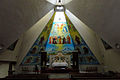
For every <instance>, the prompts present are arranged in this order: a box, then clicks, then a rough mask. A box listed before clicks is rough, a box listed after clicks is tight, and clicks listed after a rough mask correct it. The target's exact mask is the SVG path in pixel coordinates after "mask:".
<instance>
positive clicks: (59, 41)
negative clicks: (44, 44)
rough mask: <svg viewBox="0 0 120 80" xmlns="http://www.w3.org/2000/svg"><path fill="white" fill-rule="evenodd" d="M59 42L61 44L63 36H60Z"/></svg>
mask: <svg viewBox="0 0 120 80" xmlns="http://www.w3.org/2000/svg"><path fill="white" fill-rule="evenodd" d="M59 44H61V36H60V37H59Z"/></svg>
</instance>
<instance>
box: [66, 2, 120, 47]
mask: <svg viewBox="0 0 120 80" xmlns="http://www.w3.org/2000/svg"><path fill="white" fill-rule="evenodd" d="M65 7H66V8H67V9H68V10H70V11H71V12H72V13H73V14H74V15H75V16H77V17H78V18H79V19H80V20H81V21H83V22H84V23H85V24H86V25H87V26H88V27H90V28H91V29H93V30H94V31H95V32H96V33H97V34H98V35H99V36H100V37H102V38H103V39H104V40H105V41H107V42H108V43H109V44H110V45H112V46H113V47H115V44H116V43H118V44H120V0H72V2H70V3H69V4H67V5H65Z"/></svg>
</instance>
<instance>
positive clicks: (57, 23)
mask: <svg viewBox="0 0 120 80" xmlns="http://www.w3.org/2000/svg"><path fill="white" fill-rule="evenodd" d="M74 51H78V53H79V55H78V57H79V58H78V59H79V64H81V65H94V64H99V62H98V60H97V58H96V57H95V56H94V54H93V53H92V51H91V50H90V48H89V47H88V45H87V44H86V42H85V41H84V39H83V38H82V37H81V35H80V34H79V32H78V31H77V29H76V28H75V27H74V25H73V24H72V22H71V21H70V20H69V18H68V17H67V15H66V14H65V13H64V12H63V11H58V12H55V13H54V15H53V16H52V18H51V19H50V20H49V22H48V24H47V25H46V26H45V28H44V29H43V31H42V33H41V34H40V35H39V37H38V38H37V39H36V41H35V43H34V44H33V46H32V47H31V48H30V50H29V52H28V53H27V55H26V56H25V58H24V59H23V61H22V63H21V65H35V64H38V65H40V63H41V52H47V58H49V56H50V55H53V54H54V55H55V54H56V55H57V53H58V52H62V53H63V54H69V55H70V54H71V52H74ZM71 60H72V56H71Z"/></svg>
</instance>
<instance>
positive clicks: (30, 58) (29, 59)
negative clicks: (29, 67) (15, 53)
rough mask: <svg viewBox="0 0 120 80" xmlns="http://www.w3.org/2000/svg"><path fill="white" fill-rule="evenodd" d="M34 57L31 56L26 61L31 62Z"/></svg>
mask: <svg viewBox="0 0 120 80" xmlns="http://www.w3.org/2000/svg"><path fill="white" fill-rule="evenodd" d="M32 59H33V58H32V57H29V58H28V59H26V61H25V62H24V63H31V62H32Z"/></svg>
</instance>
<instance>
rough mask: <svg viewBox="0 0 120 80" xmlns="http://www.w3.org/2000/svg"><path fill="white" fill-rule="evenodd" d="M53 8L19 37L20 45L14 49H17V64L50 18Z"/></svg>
mask: <svg viewBox="0 0 120 80" xmlns="http://www.w3.org/2000/svg"><path fill="white" fill-rule="evenodd" d="M53 13H54V10H51V11H50V12H49V13H48V14H46V15H45V16H44V17H43V18H42V19H40V20H39V21H38V22H37V23H36V24H35V25H33V27H31V28H30V29H29V30H28V31H27V32H25V33H24V34H23V35H22V36H21V37H20V40H19V41H20V43H21V44H20V45H19V46H18V47H19V48H18V49H17V50H16V51H18V58H17V65H19V64H20V63H21V61H22V60H23V59H24V57H25V56H26V54H27V53H28V51H29V49H30V48H31V47H32V45H33V43H34V42H35V41H36V39H37V38H38V36H39V35H40V33H41V32H42V30H43V29H44V27H45V26H46V24H47V23H48V21H49V20H50V18H51V17H52V15H53Z"/></svg>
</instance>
